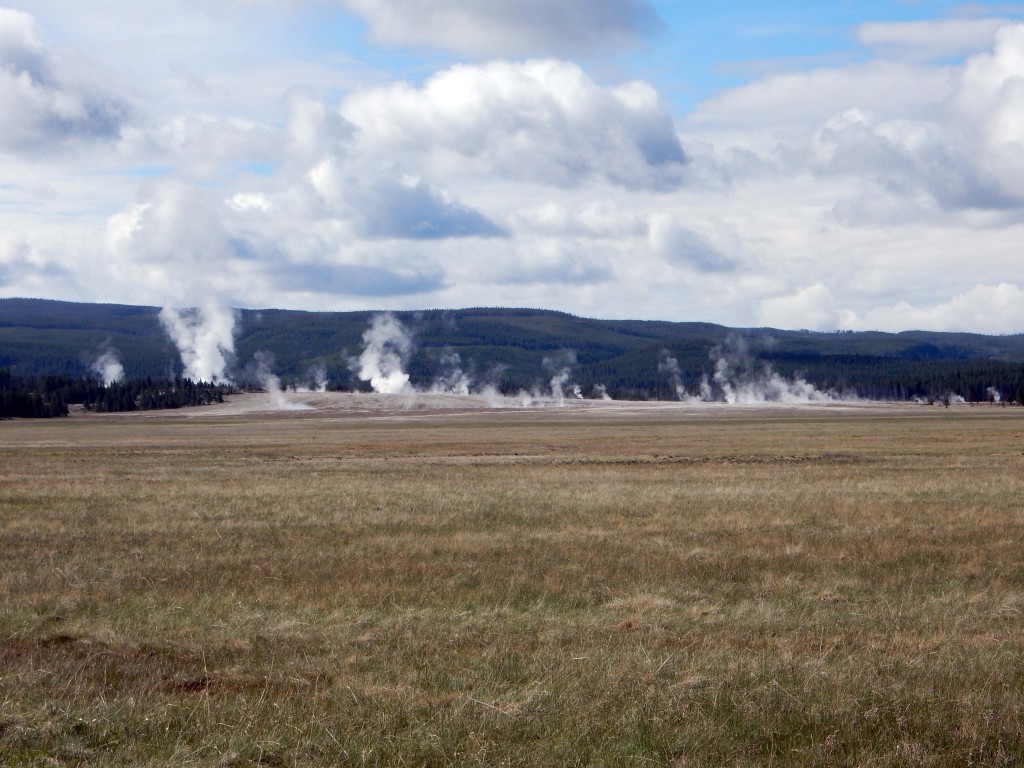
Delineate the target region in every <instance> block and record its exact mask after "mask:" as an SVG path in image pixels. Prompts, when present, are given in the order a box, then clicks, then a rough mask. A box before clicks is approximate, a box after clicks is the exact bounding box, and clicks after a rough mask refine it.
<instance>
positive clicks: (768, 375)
mask: <svg viewBox="0 0 1024 768" xmlns="http://www.w3.org/2000/svg"><path fill="white" fill-rule="evenodd" d="M710 354H711V358H712V359H713V360H716V358H717V360H716V361H715V371H714V374H713V375H712V381H713V382H714V384H715V386H717V387H718V391H719V392H720V393H721V399H724V400H725V402H727V403H729V404H730V405H754V404H758V403H820V402H832V401H835V400H838V399H839V398H838V397H837V396H836V395H834V394H833V393H831V392H822V391H821V390H819V389H818V388H817V387H815V386H814V385H813V384H811V383H809V382H807V381H805V380H804V379H800V378H798V379H794V380H793V381H789V380H787V379H784V378H783V377H782V376H780V375H779V374H778V373H776V372H775V371H773V370H772V368H771V366H770V365H767V364H766V365H764V366H763V367H762V368H760V369H758V368H757V367H756V365H755V362H754V359H753V358H752V357H751V356H750V354H749V352H748V351H747V345H746V343H745V342H744V341H743V339H741V338H740V337H739V336H736V335H734V334H733V335H730V336H729V338H727V339H726V341H725V344H723V345H722V346H720V347H716V348H714V349H712V350H711V353H710ZM701 395H702V397H704V399H712V398H713V397H714V390H713V388H712V386H711V385H710V384H708V383H707V382H705V383H704V384H702V385H701ZM715 399H718V398H715Z"/></svg>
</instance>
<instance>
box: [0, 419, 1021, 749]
mask: <svg viewBox="0 0 1024 768" xmlns="http://www.w3.org/2000/svg"><path fill="white" fill-rule="evenodd" d="M0 564H2V566H0V596H2V605H0V765H4V766H89V767H90V768H92V767H94V766H221V767H223V766H261V765H262V766H335V765H342V766H360V765H368V766H383V765H388V766H421V765H426V766H448V765H451V766H454V765H460V766H474V765H475V766H500V765H507V766H562V765H566V766H571V765H580V766H582V765H611V766H615V765H622V766H634V765H635V766H659V765H660V766H688V767H689V766H752V767H753V766H772V765H778V766H782V765H785V766H790V765H795V766H812V765H819V766H833V765H848V766H948V765H958V766H1011V765H1022V764H1024V737H1022V733H1021V728H1022V725H1021V724H1022V722H1024V408H995V407H977V408H969V407H962V408H952V409H948V410H947V409H932V408H925V407H918V408H913V409H911V408H893V407H878V408H858V409H852V410H845V409H831V408H821V409H789V410H742V409H739V410H737V409H733V410H730V409H727V408H724V407H723V408H716V409H706V410H702V411H694V410H686V409H684V408H679V409H678V410H673V409H664V408H662V409H651V410H650V412H644V411H643V410H642V409H637V410H630V409H623V411H622V412H621V413H617V412H615V411H609V412H600V413H598V412H586V411H582V410H581V411H574V410H571V409H566V410H554V409H553V410H550V411H546V412H536V413H534V412H509V413H491V412H474V413H436V414H432V415H431V414H427V415H417V414H409V415H404V416H403V415H402V414H401V413H398V414H396V415H377V416H344V415H338V414H335V415H333V416H330V417H328V416H325V415H322V414H320V415H318V414H310V413H296V414H279V415H248V416H247V415H235V416H205V417H189V416H186V415H185V414H184V413H174V414H170V415H160V416H141V415H127V416H106V417H96V416H80V417H74V418H71V419H66V420H53V421H45V422H43V421H12V422H2V423H0Z"/></svg>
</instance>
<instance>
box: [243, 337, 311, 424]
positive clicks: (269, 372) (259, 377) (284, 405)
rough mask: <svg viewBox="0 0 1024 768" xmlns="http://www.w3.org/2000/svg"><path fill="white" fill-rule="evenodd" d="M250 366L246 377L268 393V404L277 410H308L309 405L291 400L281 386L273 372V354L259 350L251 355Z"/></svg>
mask: <svg viewBox="0 0 1024 768" xmlns="http://www.w3.org/2000/svg"><path fill="white" fill-rule="evenodd" d="M253 363H254V365H253V366H252V367H247V368H246V372H245V373H246V378H250V379H253V380H254V381H255V382H256V383H257V384H258V385H259V386H260V388H262V389H264V390H266V392H267V394H268V395H270V405H271V406H272V407H273V408H274V409H275V410H278V411H308V410H311V406H308V405H306V404H304V403H296V402H292V401H291V400H289V399H288V396H287V395H286V394H285V393H284V390H283V389H282V388H281V379H280V378H279V377H278V376H277V374H275V373H274V355H273V353H271V352H266V351H264V350H260V351H259V352H257V353H256V354H255V355H253Z"/></svg>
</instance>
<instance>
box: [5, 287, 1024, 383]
mask: <svg viewBox="0 0 1024 768" xmlns="http://www.w3.org/2000/svg"><path fill="white" fill-rule="evenodd" d="M394 314H395V316H396V317H397V318H398V319H399V320H400V321H401V322H402V323H403V325H404V326H405V327H406V329H407V330H408V332H409V334H410V336H411V337H412V339H413V344H414V347H413V348H414V351H413V353H412V355H411V356H410V359H409V360H408V361H407V365H406V370H407V371H408V372H409V374H410V376H411V377H412V381H413V383H414V384H415V385H417V386H420V387H427V386H429V385H430V384H431V382H433V381H434V380H436V379H437V377H438V376H439V375H440V374H442V373H444V371H445V369H446V366H447V367H448V368H450V367H451V365H452V360H453V353H455V354H458V365H459V367H460V368H461V370H463V371H464V372H465V373H467V374H468V375H470V376H471V377H472V379H473V380H474V381H475V382H477V383H478V385H483V384H485V383H489V384H493V385H495V386H498V387H500V388H501V389H502V390H503V391H515V390H518V389H534V388H539V389H546V388H547V387H548V386H549V381H550V379H551V377H552V376H553V375H554V374H555V373H556V372H557V371H559V370H560V369H561V368H563V367H565V366H568V367H569V368H570V370H571V378H572V381H573V382H575V383H577V384H579V385H580V386H581V387H582V388H583V390H584V392H587V393H590V392H591V391H593V388H594V387H596V386H598V385H601V386H603V387H605V388H606V389H607V391H608V393H609V394H610V395H611V396H613V397H616V398H653V399H671V398H674V397H675V396H676V385H677V383H678V384H679V385H681V386H683V387H685V388H686V389H687V390H688V391H689V392H691V393H695V392H696V391H697V390H698V389H699V387H700V384H701V381H702V379H705V378H707V377H710V376H711V375H712V374H713V372H714V365H715V361H716V360H717V359H719V358H720V357H723V356H724V357H728V358H730V360H731V362H732V365H733V367H734V368H736V369H737V370H739V371H740V372H741V373H743V375H745V376H758V375H762V374H764V372H765V370H766V366H770V368H771V370H774V371H777V372H778V373H779V374H781V375H783V376H786V377H787V378H794V377H801V378H804V379H806V380H807V381H809V382H811V383H813V384H814V385H815V386H817V387H819V388H820V389H830V390H835V391H837V392H845V393H856V394H858V395H860V396H862V397H870V398H883V399H906V398H912V397H939V396H942V395H944V394H948V393H950V392H953V393H956V394H960V395H961V396H963V397H966V398H967V399H970V400H980V399H986V398H987V397H988V396H989V388H990V387H994V388H995V389H997V390H999V392H1000V393H1001V394H1003V395H1004V396H1005V397H1007V398H1008V399H1013V398H1016V397H1019V396H1021V395H1018V393H1019V392H1024V334H1021V335H1014V336H984V335H979V334H968V333H929V332H923V331H908V332H905V333H898V334H891V333H881V332H864V333H853V332H836V333H816V332H809V331H782V330H776V329H771V328H748V329H730V328H726V327H724V326H720V325H713V324H710V323H672V322H663V321H639V320H592V319H586V318H580V317H575V316H573V315H569V314H566V313H563V312H554V311H545V310H533V309H488V308H470V309H459V310H429V311H422V312H396V313H394ZM373 315H374V313H372V312H300V311H292V310H277V309H263V310H248V309H247V310H241V311H239V313H238V324H237V328H236V338H235V353H236V355H235V356H236V360H235V366H234V372H235V374H236V375H241V374H242V372H243V371H244V369H245V368H246V367H247V366H251V365H252V364H253V360H254V358H255V355H256V353H257V352H261V351H262V352H270V353H272V355H273V358H274V372H275V373H277V374H278V375H279V376H280V377H281V379H282V381H284V382H285V383H286V384H289V383H305V382H306V381H308V380H309V379H310V378H311V376H312V375H313V373H312V372H313V371H317V370H321V371H324V372H326V375H327V378H328V381H329V382H330V384H331V386H333V387H336V388H354V387H359V386H365V385H361V384H360V382H358V381H357V380H356V378H355V377H354V376H353V374H352V372H351V369H350V368H351V366H350V361H351V359H352V358H354V357H358V355H359V354H360V352H361V351H362V349H363V344H364V343H363V334H364V332H365V331H366V329H367V328H368V326H369V322H370V319H371V318H372V316H373ZM106 349H114V350H116V351H117V353H118V357H119V359H120V360H121V363H122V364H123V366H124V368H125V374H126V376H127V377H128V378H144V377H147V376H149V377H152V378H154V379H164V378H167V377H169V376H170V377H173V376H175V375H178V374H180V373H181V371H182V366H181V362H180V359H179V357H178V353H177V350H176V349H175V347H174V345H173V344H172V343H171V342H170V340H169V339H168V338H167V336H166V334H165V332H164V330H163V328H162V327H161V325H160V321H159V309H157V308H156V307H134V306H121V305H113V304H76V303H69V302H58V301H45V300H39V299H0V369H7V370H9V371H11V373H13V374H14V375H18V376H27V377H38V376H46V375H70V376H89V375H91V364H92V361H93V360H95V359H96V357H97V356H98V355H99V354H100V353H101V352H103V351H104V350H106ZM669 358H671V360H672V361H673V362H672V366H674V369H673V368H672V367H671V366H669V367H667V366H668V363H667V360H668V359H669ZM670 370H675V371H677V372H678V373H677V375H676V376H674V375H673V374H672V373H671V372H670Z"/></svg>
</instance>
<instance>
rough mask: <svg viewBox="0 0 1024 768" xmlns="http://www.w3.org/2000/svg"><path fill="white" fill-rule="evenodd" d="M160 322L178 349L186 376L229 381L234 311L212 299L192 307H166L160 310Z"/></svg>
mask: <svg viewBox="0 0 1024 768" xmlns="http://www.w3.org/2000/svg"><path fill="white" fill-rule="evenodd" d="M160 322H161V323H162V324H163V326H164V330H166V331H167V335H168V336H170V337H171V341H173V342H174V345H175V346H176V347H177V348H178V354H180V355H181V362H182V364H183V365H184V366H185V372H184V376H185V378H186V379H192V381H209V382H213V383H226V382H230V381H231V379H230V378H229V376H228V374H227V367H228V363H229V361H230V360H231V358H232V357H233V356H234V353H235V313H234V311H233V310H231V309H228V308H227V307H222V306H220V305H219V304H216V303H214V302H207V303H205V304H204V305H203V306H201V307H193V308H191V309H177V308H174V307H170V306H165V307H164V308H163V309H161V310H160Z"/></svg>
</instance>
